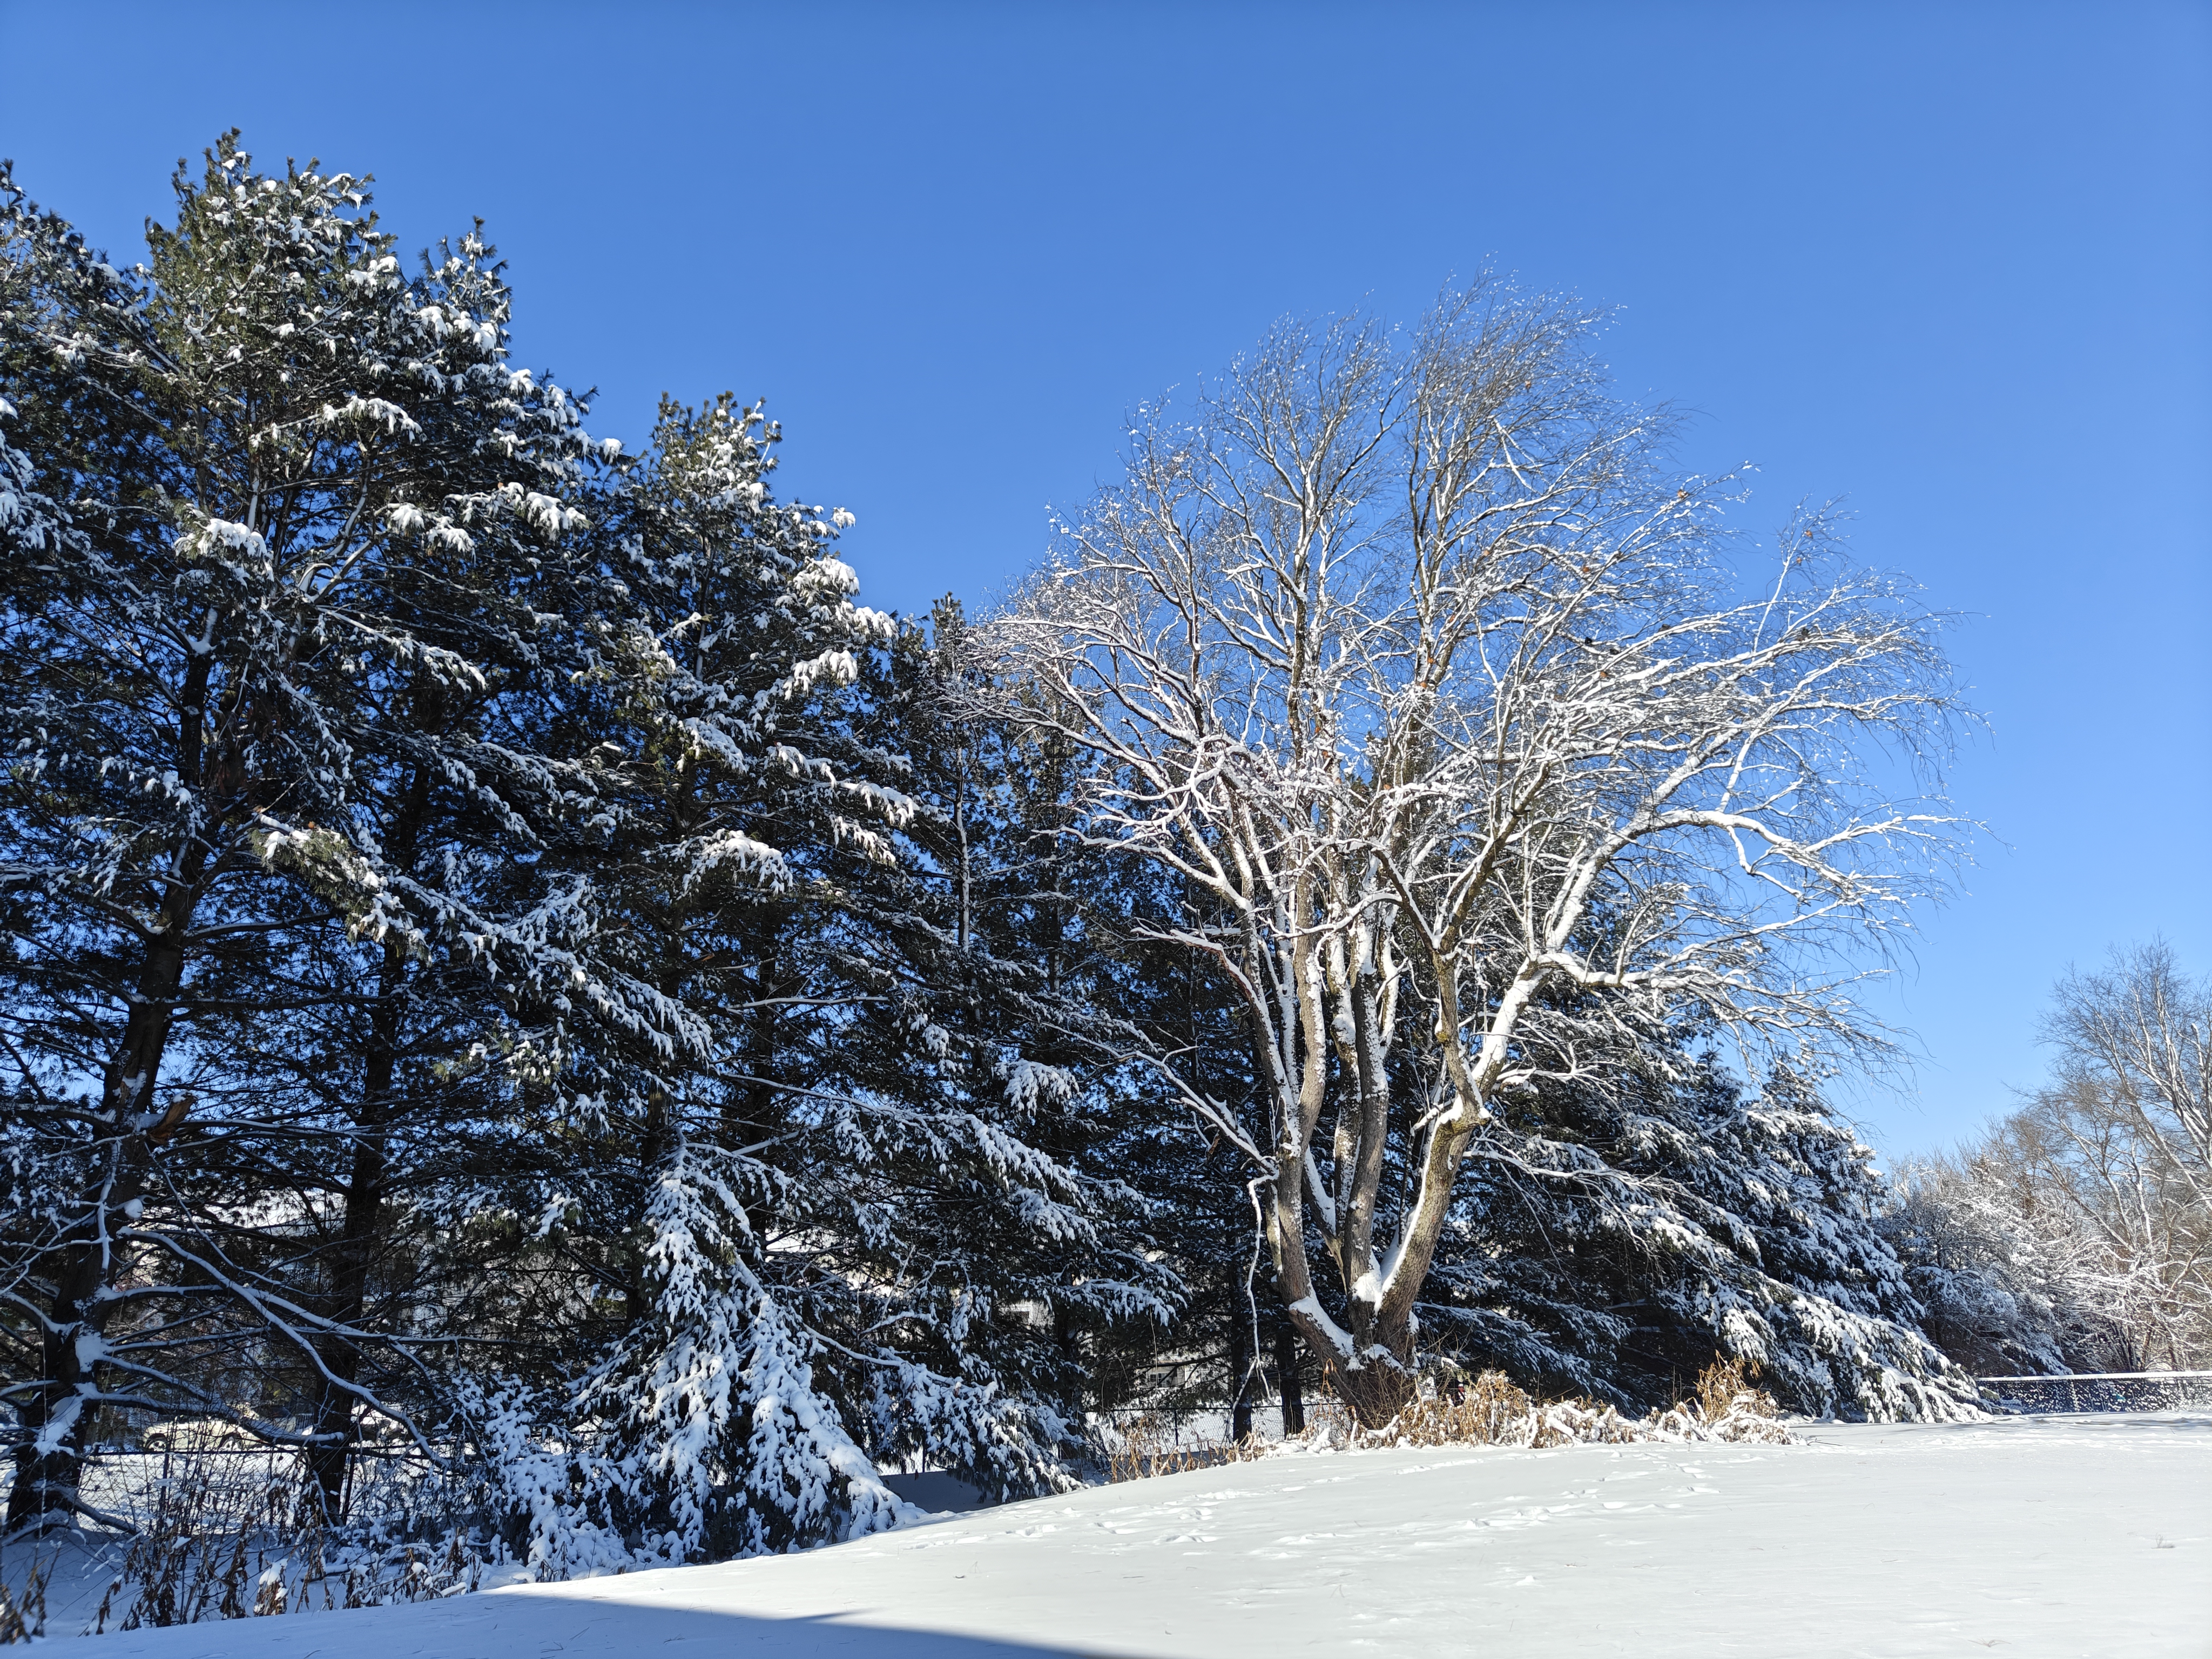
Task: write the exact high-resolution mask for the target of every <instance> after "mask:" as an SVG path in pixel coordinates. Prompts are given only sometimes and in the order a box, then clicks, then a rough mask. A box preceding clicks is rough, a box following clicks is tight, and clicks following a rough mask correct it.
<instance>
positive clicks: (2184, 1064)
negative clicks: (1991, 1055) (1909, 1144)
mask: <svg viewBox="0 0 2212 1659" xmlns="http://www.w3.org/2000/svg"><path fill="white" fill-rule="evenodd" d="M2208 1032H2212V986H2208V985H2206V984H2205V983H2203V982H2202V981H2191V980H2190V979H2189V978H2188V977H2187V976H2186V975H2184V974H2183V973H2182V972H2181V970H2180V969H2179V965H2178V964H2177V963H2176V961H2175V959H2174V956H2173V952H2172V951H2171V950H2170V949H2169V948H2168V947H2167V946H2166V945H2163V944H2152V945H2142V946H2138V947H2136V948H2135V949H2133V950H2127V951H2116V952H2114V953H2113V957H2112V963H2111V965H2110V966H2109V967H2107V968H2106V969H2105V970H2104V971H2102V972H2100V973H2087V974H2085V973H2069V975H2067V976H2066V977H2065V978H2064V979H2063V980H2061V981H2059V983H2058V986H2057V991H2056V994H2055V995H2054V998H2053V1002H2052V1006H2051V1012H2050V1013H2049V1014H2048V1015H2046V1016H2045V1020H2044V1024H2043V1033H2044V1037H2045V1042H2047V1043H2048V1044H2049V1045H2050V1046H2051V1048H2052V1050H2053V1057H2054V1064H2053V1066H2052V1068H2051V1080H2050V1081H2049V1082H2048V1083H2046V1084H2045V1085H2043V1086H2042V1087H2040V1088H2038V1089H2035V1090H2033V1091H2029V1092H2028V1094H2027V1097H2026V1099H2025V1101H2024V1102H2023V1103H2022V1105H2021V1108H2020V1109H2019V1110H2017V1111H2015V1112H2014V1113H2012V1114H2011V1115H2008V1116H2007V1117H2005V1118H2003V1119H2002V1120H2001V1121H1998V1122H1996V1123H1995V1124H1993V1125H1991V1126H1990V1128H1989V1129H1988V1130H1987V1131H1986V1132H1985V1133H1984V1134H1983V1135H1982V1136H1980V1137H1979V1138H1978V1139H1976V1140H1975V1141H1973V1142H1972V1143H1971V1144H1970V1145H1968V1146H1966V1147H1964V1148H1962V1149H1961V1150H1960V1152H1958V1153H1957V1154H1956V1155H1955V1156H1954V1157H1950V1158H1936V1159H1930V1160H1926V1161H1924V1162H1923V1163H1920V1164H1915V1165H1913V1166H1911V1167H1910V1168H1908V1169H1907V1170H1905V1172H1904V1175H1905V1182H1904V1187H1903V1191H1902V1193H1901V1195H1900V1198H1899V1203H1898V1206H1896V1208H1895V1210H1894V1211H1893V1214H1892V1217H1891V1218H1890V1223H1891V1228H1890V1230H1891V1233H1892V1237H1893V1241H1894V1242H1895V1243H1896V1244H1897V1246H1898V1249H1899V1254H1900V1255H1903V1257H1904V1258H1905V1261H1906V1263H1907V1265H1908V1268H1909V1271H1910V1273H1911V1277H1912V1279H1913V1283H1914V1286H1915V1289H1916V1291H1917V1292H1918V1293H1919V1295H1920V1297H1921V1298H1922V1300H1923V1302H1924V1303H1926V1304H1927V1305H1928V1309H1929V1330H1930V1333H1931V1334H1933V1335H1934V1336H1935V1337H1936V1340H1938V1341H1939V1342H1940V1343H1941V1344H1942V1346H1944V1348H1945V1349H1946V1350H1947V1351H1948V1352H1950V1353H1951V1355H1952V1357H1953V1358H1956V1359H1958V1360H1960V1362H1961V1363H1963V1364H1968V1365H1970V1366H1972V1367H1973V1368H1974V1369H1975V1370H1980V1371H1984V1372H1986V1371H1987V1370H1989V1368H1990V1366H1991V1365H1993V1364H1996V1365H2002V1368H2003V1369H2005V1370H2051V1371H2063V1370H2136V1369H2138V1368H2142V1367H2149V1366H2165V1367H2169V1368H2172V1369H2174V1370H2191V1369H2195V1368H2198V1367H2203V1366H2208V1365H2212V1046H2208Z"/></svg>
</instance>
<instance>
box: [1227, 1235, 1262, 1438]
mask: <svg viewBox="0 0 2212 1659" xmlns="http://www.w3.org/2000/svg"><path fill="white" fill-rule="evenodd" d="M1256 1358H1257V1356H1255V1354H1254V1352H1253V1351H1252V1309H1251V1304H1250V1303H1249V1301H1248V1300H1247V1299H1246V1297H1245V1295H1244V1275H1243V1273H1242V1272H1240V1271H1238V1269H1237V1263H1236V1262H1235V1261H1234V1260H1232V1261H1231V1262H1230V1274H1229V1437H1230V1438H1231V1440H1236V1441H1242V1440H1243V1439H1245V1438H1247V1437H1249V1435H1250V1434H1251V1432H1252V1374H1253V1372H1254V1371H1255V1370H1256V1369H1257V1365H1256V1364H1255V1361H1256Z"/></svg>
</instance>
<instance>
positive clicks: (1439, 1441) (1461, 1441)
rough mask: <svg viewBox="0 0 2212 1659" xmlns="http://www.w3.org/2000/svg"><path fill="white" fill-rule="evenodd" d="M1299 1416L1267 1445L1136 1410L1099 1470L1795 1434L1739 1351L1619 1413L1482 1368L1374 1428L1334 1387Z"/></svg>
mask: <svg viewBox="0 0 2212 1659" xmlns="http://www.w3.org/2000/svg"><path fill="white" fill-rule="evenodd" d="M1307 1416H1308V1424H1309V1425H1308V1427H1307V1429H1306V1431H1305V1433H1304V1435H1303V1436H1301V1437H1297V1439H1294V1440H1291V1441H1286V1442H1279V1443H1273V1444H1270V1443H1267V1442H1266V1441H1262V1440H1260V1439H1257V1438H1247V1439H1244V1440H1242V1441H1233V1442H1232V1441H1227V1440H1208V1439H1185V1438H1182V1437H1180V1436H1178V1435H1177V1434H1176V1431H1175V1430H1174V1427H1173V1425H1171V1424H1170V1423H1169V1422H1167V1421H1166V1420H1165V1419H1161V1418H1158V1417H1139V1418H1135V1419H1132V1420H1131V1421H1130V1422H1128V1423H1127V1425H1124V1426H1123V1427H1122V1428H1121V1431H1120V1444H1118V1445H1117V1446H1115V1448H1114V1449H1112V1450H1111V1452H1110V1453H1109V1457H1108V1462H1107V1473H1106V1478H1107V1479H1108V1480H1109V1481H1121V1480H1149V1479H1150V1478H1152V1476H1154V1475H1160V1474H1183V1473H1184V1472H1186V1471H1187V1470H1191V1469H1211V1468H1220V1467H1222V1466H1223V1465H1224V1464H1228V1463H1241V1462H1247V1461H1248V1460H1249V1459H1252V1458H1255V1457H1265V1456H1268V1455H1272V1454H1273V1453H1275V1452H1276V1451H1278V1450H1281V1449H1289V1448H1296V1447H1300V1446H1307V1447H1316V1446H1340V1447H1343V1448H1346V1449H1356V1448H1364V1447H1387V1446H1516V1447H1528V1448H1535V1449H1541V1448H1544V1447H1548V1446H1569V1445H1584V1444H1594V1445H1624V1444H1629V1443H1636V1442H1648V1441H1673V1442H1684V1441H1726V1442H1765V1443H1774V1444H1786V1443H1789V1442H1790V1441H1791V1440H1792V1439H1793V1438H1794V1437H1793V1436H1792V1435H1791V1434H1790V1431H1789V1428H1788V1427H1787V1426H1786V1425H1784V1423H1783V1422H1782V1420H1781V1416H1780V1413H1779V1409H1778V1407H1777V1406H1776V1405H1775V1402H1774V1400H1773V1398H1772V1396H1771V1395H1768V1394H1766V1393H1765V1391H1764V1390H1762V1389H1759V1388H1758V1387H1757V1386H1756V1384H1755V1383H1753V1380H1752V1376H1751V1374H1750V1372H1749V1370H1747V1366H1746V1364H1745V1363H1744V1361H1742V1360H1741V1359H1728V1360H1722V1359H1716V1360H1715V1361H1714V1362H1713V1363H1712V1364H1711V1365H1710V1366H1708V1367H1706V1369H1705V1371H1704V1373H1703V1374H1702V1375H1700V1376H1699V1378H1698V1386H1697V1389H1696V1391H1695V1392H1694V1393H1693V1394H1692V1396H1691V1397H1690V1398H1689V1399H1687V1400H1684V1401H1677V1402H1676V1403H1675V1404H1674V1405H1673V1406H1671V1407H1668V1408H1667V1409H1666V1410H1664V1411H1655V1412H1652V1413H1649V1414H1647V1415H1645V1416H1643V1417H1623V1416H1622V1415H1621V1414H1620V1413H1619V1412H1618V1411H1616V1410H1615V1409H1614V1408H1613V1407H1611V1406H1601V1405H1598V1404H1596V1403H1595V1402H1594V1401H1589V1400H1577V1399H1570V1400H1538V1399H1536V1398H1534V1396H1533V1395H1530V1394H1528V1392H1527V1391H1526V1390H1525V1389H1522V1388H1521V1387H1519V1386H1518V1385H1517V1384H1516V1383H1514V1382H1513V1380H1512V1379H1511V1378H1510V1377H1509V1376H1506V1375H1505V1374H1504V1372H1503V1371H1484V1372H1483V1373H1482V1374H1481V1375H1480V1376H1477V1377H1475V1378H1474V1381H1473V1382H1471V1383H1465V1384H1462V1385H1461V1386H1459V1387H1457V1388H1448V1389H1434V1388H1425V1389H1423V1391H1422V1393H1421V1395H1419V1397H1418V1398H1417V1399H1415V1400H1413V1401H1411V1402H1410V1403H1408V1404H1407V1407H1405V1409H1404V1410H1403V1411H1401V1412H1400V1413H1398V1415H1397V1416H1396V1417H1395V1419H1392V1420H1391V1421H1390V1422H1389V1423H1388V1424H1386V1425H1384V1426H1383V1427H1382V1428H1379V1429H1364V1428H1362V1427H1360V1426H1359V1424H1358V1421H1357V1420H1356V1419H1354V1418H1353V1417H1352V1413H1351V1411H1350V1409H1349V1408H1348V1407H1346V1405H1345V1404H1344V1402H1343V1401H1341V1400H1340V1399H1338V1398H1337V1397H1336V1396H1334V1395H1323V1396H1322V1398H1321V1399H1320V1400H1318V1401H1314V1402H1313V1403H1312V1404H1311V1405H1310V1407H1308V1411H1307Z"/></svg>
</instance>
